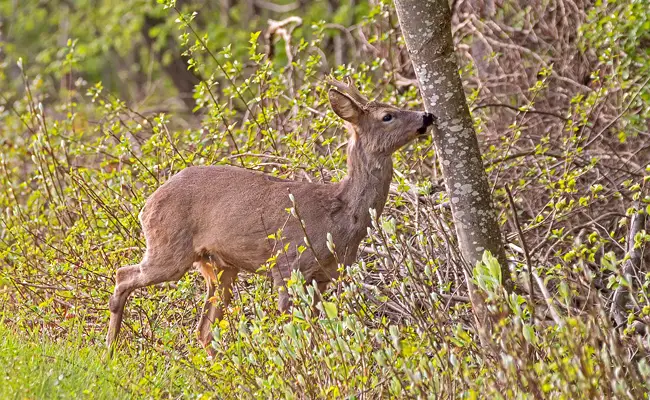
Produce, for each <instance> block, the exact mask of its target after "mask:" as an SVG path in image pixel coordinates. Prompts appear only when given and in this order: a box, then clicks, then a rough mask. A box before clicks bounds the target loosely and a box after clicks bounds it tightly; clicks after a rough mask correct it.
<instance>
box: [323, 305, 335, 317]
mask: <svg viewBox="0 0 650 400" xmlns="http://www.w3.org/2000/svg"><path fill="white" fill-rule="evenodd" d="M323 310H324V311H325V314H326V315H327V318H329V319H334V318H336V316H337V315H338V309H337V307H336V304H335V303H332V302H331V301H324V302H323Z"/></svg>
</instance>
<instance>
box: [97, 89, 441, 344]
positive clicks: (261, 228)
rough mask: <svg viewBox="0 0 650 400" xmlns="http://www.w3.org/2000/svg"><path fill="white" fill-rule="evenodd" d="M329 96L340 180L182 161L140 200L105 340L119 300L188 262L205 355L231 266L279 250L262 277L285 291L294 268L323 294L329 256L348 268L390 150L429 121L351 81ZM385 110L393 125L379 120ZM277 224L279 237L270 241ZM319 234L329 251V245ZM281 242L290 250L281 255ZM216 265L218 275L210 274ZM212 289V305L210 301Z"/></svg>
mask: <svg viewBox="0 0 650 400" xmlns="http://www.w3.org/2000/svg"><path fill="white" fill-rule="evenodd" d="M332 84H333V85H334V86H335V87H336V88H337V89H338V90H336V89H332V90H330V92H329V98H330V104H331V106H332V109H333V110H334V112H336V114H337V115H339V116H340V117H341V118H343V119H344V120H346V125H347V128H348V130H349V131H350V140H349V143H348V176H347V177H346V178H345V179H344V180H343V181H341V182H340V183H335V184H322V183H306V182H294V181H289V180H282V179H278V178H273V177H270V176H267V175H264V174H261V173H257V172H252V171H249V170H246V169H242V168H236V167H230V166H207V167H190V168H187V169H185V170H183V171H181V172H180V173H178V174H176V175H174V176H173V177H172V178H170V179H169V180H168V181H167V182H166V183H165V184H163V185H162V186H161V187H160V188H158V190H156V191H155V192H154V193H153V194H152V195H151V197H149V199H148V200H147V202H146V204H145V206H144V209H143V210H142V212H141V214H140V220H141V222H142V228H143V232H144V235H145V238H146V243H147V250H146V252H145V255H144V258H143V260H142V262H140V264H137V265H131V266H126V267H122V268H120V269H118V271H117V274H116V286H115V292H114V294H113V296H112V297H111V299H110V304H109V307H110V311H111V320H110V324H109V331H108V336H107V344H108V346H109V348H111V349H112V347H111V344H112V343H113V341H114V340H115V338H116V337H117V334H118V333H119V329H120V325H121V321H122V316H123V313H124V305H125V302H126V299H127V297H128V296H129V294H130V293H131V292H132V291H133V290H135V289H136V288H139V287H144V286H148V285H153V284H156V283H160V282H166V281H176V280H178V279H180V278H181V277H182V276H183V275H184V274H185V273H186V272H187V271H189V270H190V269H191V268H192V266H193V265H194V264H196V265H197V266H198V269H199V271H200V272H201V274H202V275H203V277H204V278H205V281H206V285H207V297H206V302H205V304H204V307H203V313H202V316H201V320H200V322H199V325H198V328H197V331H198V335H199V340H200V342H201V344H202V345H203V346H204V347H205V348H206V350H207V351H208V353H209V354H210V355H213V354H214V350H213V349H212V347H211V342H212V334H211V326H212V324H213V323H214V322H215V321H217V320H219V319H221V318H222V317H223V313H224V310H225V308H226V307H227V306H228V303H229V302H230V299H231V297H232V284H233V282H234V280H235V279H236V276H237V273H238V272H239V271H242V270H243V271H247V272H257V271H258V269H259V268H260V266H262V265H263V264H265V263H266V262H267V261H268V260H269V258H270V257H271V256H273V255H275V254H278V252H279V251H280V254H279V256H278V257H277V262H276V265H275V267H274V268H273V269H272V270H271V272H270V274H269V275H270V276H271V277H272V279H273V282H274V285H275V286H276V287H278V288H283V286H284V284H285V280H286V279H288V278H289V276H290V275H291V271H292V270H299V271H301V272H302V274H303V275H304V276H305V278H306V280H307V282H312V281H315V282H316V283H317V286H318V289H319V290H321V291H324V290H325V289H326V287H327V283H328V282H330V281H331V280H332V279H334V278H336V277H337V274H338V273H337V270H338V269H337V260H338V262H340V263H343V264H345V265H349V264H351V263H353V262H354V261H355V259H356V256H357V248H358V246H359V243H360V242H361V240H362V239H363V238H364V236H365V235H366V230H367V227H368V226H370V223H371V221H370V214H369V209H371V208H373V209H375V210H376V211H377V214H378V215H379V214H380V213H381V212H382V210H383V208H384V204H385V203H386V198H387V196H388V189H389V185H390V181H391V178H392V174H393V164H392V160H391V154H392V153H393V152H395V151H396V150H397V149H399V148H400V147H402V146H403V145H405V144H406V143H408V142H409V141H411V140H412V139H414V138H415V137H416V136H418V134H422V133H424V131H425V129H426V128H427V127H428V126H429V125H431V124H432V122H433V116H431V115H430V114H427V113H424V112H417V111H406V110H399V109H397V108H395V107H392V106H389V105H385V104H380V103H376V102H368V101H367V100H365V99H364V98H363V97H362V96H361V95H360V94H359V93H358V92H357V91H356V89H354V88H353V87H352V86H346V85H344V84H343V83H341V82H337V81H334V82H332ZM386 114H391V116H392V120H391V121H383V118H384V116H385V115H386ZM290 194H291V195H292V196H293V198H294V199H295V204H296V211H297V213H298V214H299V216H300V218H301V219H302V220H303V221H304V228H305V229H306V233H307V237H308V239H309V242H310V244H311V248H308V249H307V250H305V251H304V252H302V254H300V252H299V251H298V246H301V245H304V239H303V238H304V236H305V234H304V231H303V227H302V226H301V224H300V223H299V221H298V219H297V218H295V217H294V216H292V215H290V214H289V213H287V211H286V210H287V209H288V208H291V207H292V203H291V200H290ZM278 230H281V232H282V235H281V238H276V239H275V240H272V239H269V238H268V236H269V235H270V234H275V233H276V232H277V231H278ZM327 233H330V234H331V235H332V238H333V242H334V244H335V253H336V254H332V253H331V252H330V250H329V249H328V247H327V241H326V237H327ZM286 244H289V246H288V250H287V251H286V252H285V251H281V250H282V249H283V248H284V246H285V245H286ZM215 271H216V272H215ZM217 286H218V287H219V293H218V296H217V297H219V298H220V300H221V301H220V302H219V305H216V304H215V302H214V301H212V300H213V299H212V298H213V296H214V295H215V290H216V287H217ZM278 302H279V304H278V307H279V309H280V310H281V311H283V312H284V311H286V310H287V309H288V307H289V297H288V294H287V292H286V290H280V291H279V301H278Z"/></svg>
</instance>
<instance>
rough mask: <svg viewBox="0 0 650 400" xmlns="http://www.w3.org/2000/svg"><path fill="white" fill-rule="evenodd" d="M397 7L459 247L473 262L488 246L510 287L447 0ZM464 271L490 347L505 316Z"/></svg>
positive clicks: (409, 0)
mask: <svg viewBox="0 0 650 400" xmlns="http://www.w3.org/2000/svg"><path fill="white" fill-rule="evenodd" d="M395 6H396V8H397V16H398V18H399V22H400V27H401V29H402V34H403V35H404V39H405V41H406V47H407V48H408V51H409V55H410V57H411V62H412V63H413V69H414V70H415V73H416V75H417V79H418V82H419V84H420V92H421V93H422V97H423V99H424V106H425V109H426V110H427V111H428V112H430V113H432V114H434V115H435V116H436V117H437V118H438V122H437V129H434V143H435V146H436V154H437V156H438V158H439V160H440V163H441V165H442V173H443V175H444V178H445V183H446V186H447V193H448V194H449V200H450V202H451V211H452V215H453V219H454V225H455V226H456V235H457V236H458V245H459V247H460V252H461V254H462V256H463V259H464V260H465V262H467V263H468V264H469V265H470V266H471V267H473V266H474V265H476V263H477V261H480V260H481V258H482V256H483V253H484V252H485V251H486V250H489V251H490V252H491V253H492V254H493V255H494V256H495V257H496V258H497V259H498V260H499V263H500V264H501V272H502V274H501V276H502V277H503V283H504V286H505V288H506V289H507V290H508V291H509V290H510V289H511V280H510V274H509V272H508V265H507V263H506V255H505V250H504V246H503V241H502V238H501V232H500V230H499V224H498V222H497V219H496V214H495V211H494V209H493V207H492V196H491V194H490V186H489V185H488V180H487V176H486V174H485V170H484V169H483V160H482V158H481V151H480V149H479V146H478V140H477V139H476V132H475V131H474V123H473V121H472V117H471V115H470V113H469V108H468V107H467V101H466V99H465V92H464V91H463V85H462V82H461V80H460V76H459V75H458V65H457V63H456V58H455V55H454V43H453V41H452V37H451V11H450V9H449V4H448V0H428V1H425V0H395ZM463 274H464V276H465V279H466V281H467V288H468V292H469V297H470V300H471V302H472V308H473V311H474V317H475V318H476V322H477V325H478V333H479V337H480V340H481V343H482V344H483V345H484V346H490V347H492V343H493V342H492V339H491V333H492V332H493V326H494V324H495V323H496V322H497V321H498V320H499V319H500V318H501V317H502V316H503V315H499V313H497V314H492V313H490V312H489V311H488V308H487V305H486V303H485V298H484V296H483V295H482V294H481V293H479V292H477V291H476V289H475V287H474V285H473V283H472V281H471V277H470V275H469V273H468V271H467V269H465V268H463Z"/></svg>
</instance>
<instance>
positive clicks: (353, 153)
mask: <svg viewBox="0 0 650 400" xmlns="http://www.w3.org/2000/svg"><path fill="white" fill-rule="evenodd" d="M347 163H348V176H347V177H346V178H345V179H344V180H343V181H341V192H340V196H341V198H342V200H344V201H345V203H346V204H347V205H348V207H349V209H350V211H351V212H352V215H353V216H354V219H355V222H356V223H357V224H360V225H362V226H364V228H365V227H367V226H370V213H369V209H371V208H373V209H375V210H376V211H377V215H380V214H381V212H382V211H383V209H384V205H385V204H386V199H387V198H388V190H389V188H390V182H391V179H392V177H393V161H392V159H391V157H390V155H388V156H385V155H380V156H375V155H372V154H369V153H368V152H366V151H365V149H364V148H363V144H362V143H361V142H358V141H355V140H353V139H350V142H349V143H348V162H347ZM363 233H364V234H365V229H364V232H363Z"/></svg>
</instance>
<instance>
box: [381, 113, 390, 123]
mask: <svg viewBox="0 0 650 400" xmlns="http://www.w3.org/2000/svg"><path fill="white" fill-rule="evenodd" d="M381 120H382V121H384V122H388V121H392V120H393V116H392V115H390V114H386V115H384V117H383V118H382V119H381Z"/></svg>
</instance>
